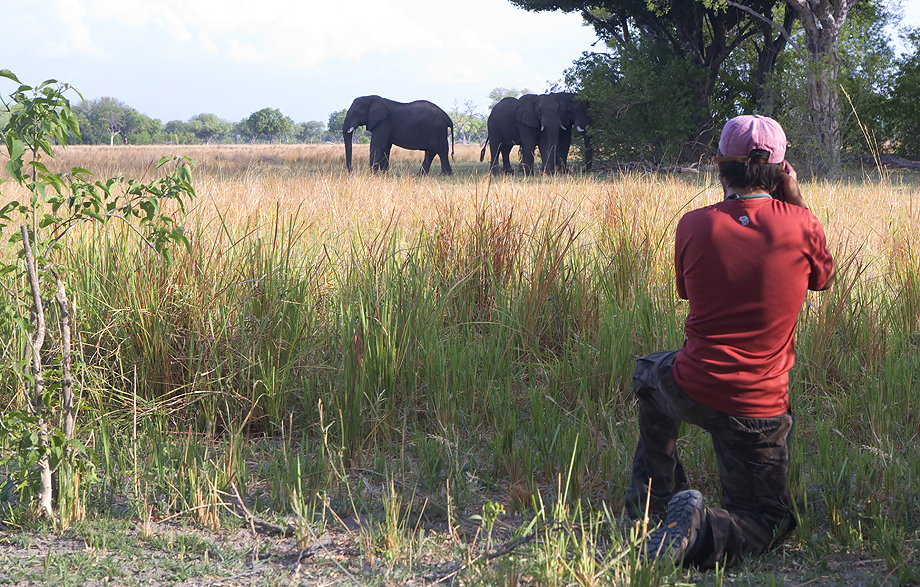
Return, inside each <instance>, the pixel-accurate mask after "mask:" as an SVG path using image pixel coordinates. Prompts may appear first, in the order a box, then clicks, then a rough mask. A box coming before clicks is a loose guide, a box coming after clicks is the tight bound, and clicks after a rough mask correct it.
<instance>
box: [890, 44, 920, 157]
mask: <svg viewBox="0 0 920 587" xmlns="http://www.w3.org/2000/svg"><path fill="white" fill-rule="evenodd" d="M903 38H904V40H905V41H906V43H907V44H908V46H909V47H910V49H911V51H912V52H910V53H905V54H904V55H902V56H901V57H900V58H899V59H898V60H897V63H896V71H895V74H894V82H893V83H892V84H891V90H890V91H889V92H888V96H889V101H888V103H887V104H886V108H885V114H886V115H887V120H888V123H889V125H890V128H891V131H890V137H891V140H892V142H893V145H894V149H895V152H896V153H897V154H899V155H903V156H906V157H911V158H914V159H918V158H920V102H918V101H917V96H918V95H920V28H914V29H910V30H907V31H905V33H904V34H903Z"/></svg>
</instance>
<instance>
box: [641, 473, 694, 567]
mask: <svg viewBox="0 0 920 587" xmlns="http://www.w3.org/2000/svg"><path fill="white" fill-rule="evenodd" d="M705 512H706V510H705V507H704V506H703V495H702V494H701V493H700V492H699V491H696V490H694V489H688V490H687V491H679V492H678V493H675V494H674V497H672V498H671V501H670V502H668V517H667V519H665V521H664V524H662V525H661V526H660V527H659V528H658V529H657V530H655V531H654V532H652V533H651V534H649V535H648V538H646V539H645V542H643V543H642V545H641V546H639V556H640V557H641V558H644V559H647V560H650V561H651V560H657V559H659V558H667V559H669V560H671V561H673V562H675V563H679V562H681V561H683V559H684V558H685V557H687V556H692V555H693V553H694V551H695V550H696V549H697V542H698V538H699V534H700V528H701V526H702V524H703V516H704V515H705Z"/></svg>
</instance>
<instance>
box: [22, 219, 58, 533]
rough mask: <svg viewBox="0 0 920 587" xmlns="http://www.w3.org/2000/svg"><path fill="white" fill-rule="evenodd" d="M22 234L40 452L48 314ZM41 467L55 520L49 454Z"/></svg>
mask: <svg viewBox="0 0 920 587" xmlns="http://www.w3.org/2000/svg"><path fill="white" fill-rule="evenodd" d="M20 232H22V248H23V250H24V252H25V257H26V271H27V272H28V274H29V285H30V286H31V288H32V303H33V304H34V306H35V332H34V335H33V337H32V341H31V342H32V345H31V346H32V378H33V388H32V400H31V402H30V409H31V411H32V414H33V415H34V416H35V417H36V418H37V419H38V443H39V448H40V449H41V450H44V449H46V448H47V447H48V421H47V419H46V415H45V408H44V401H43V399H42V396H43V395H44V393H45V380H44V369H43V368H42V346H43V345H44V344H45V310H44V306H43V304H42V295H41V287H40V282H39V280H38V271H37V269H36V268H35V258H34V257H33V256H32V247H31V245H30V244H29V231H28V230H27V229H26V227H25V225H22V226H21V227H20ZM38 466H39V469H40V471H41V490H40V493H39V495H38V501H39V506H40V507H41V509H42V510H43V511H44V512H45V513H47V514H48V515H49V516H50V517H51V518H52V519H53V518H54V510H53V509H51V492H52V483H51V463H50V461H49V458H48V454H47V453H46V454H44V455H43V456H42V457H41V458H40V459H39V461H38Z"/></svg>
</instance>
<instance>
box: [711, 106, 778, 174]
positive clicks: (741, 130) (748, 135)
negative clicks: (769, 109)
mask: <svg viewBox="0 0 920 587" xmlns="http://www.w3.org/2000/svg"><path fill="white" fill-rule="evenodd" d="M754 149H763V150H764V151H767V152H769V153H770V157H769V159H767V163H782V162H783V159H785V158H786V133H785V132H783V127H781V126H780V125H779V123H778V122H776V121H775V120H773V119H772V118H768V117H766V116H760V115H756V114H755V115H753V116H752V115H750V114H744V115H742V116H736V117H735V118H732V119H731V120H729V121H728V122H726V123H725V127H724V128H723V129H722V136H721V137H720V138H719V152H720V153H721V154H722V155H723V156H725V157H730V158H732V159H735V158H741V157H744V159H740V160H741V161H745V160H746V158H747V156H748V155H750V154H751V151H752V150H754Z"/></svg>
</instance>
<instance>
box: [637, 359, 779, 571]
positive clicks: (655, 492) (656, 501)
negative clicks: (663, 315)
mask: <svg viewBox="0 0 920 587" xmlns="http://www.w3.org/2000/svg"><path fill="white" fill-rule="evenodd" d="M676 355H677V351H664V352H658V353H653V354H651V355H646V356H644V357H641V358H640V359H639V360H638V362H637V364H636V369H635V372H634V373H633V383H634V385H635V393H636V398H637V399H638V403H639V416H638V420H639V443H638V445H637V447H636V454H635V457H634V458H633V470H632V482H631V484H630V487H629V489H628V490H627V492H626V509H627V512H628V513H629V514H630V515H631V516H632V517H641V516H642V514H643V513H644V511H645V501H646V497H647V496H650V499H649V504H648V505H649V514H650V516H652V517H658V518H663V517H664V515H665V514H666V513H667V506H668V501H669V500H670V498H671V496H672V495H674V494H675V493H676V492H678V491H683V490H685V489H690V487H689V485H688V483H687V476H686V475H685V473H684V469H683V466H682V465H681V462H680V458H679V456H678V454H677V438H678V432H679V430H680V424H681V422H687V423H690V424H694V425H696V426H700V427H701V428H703V429H704V430H706V431H707V432H708V433H709V434H710V436H711V437H712V443H713V447H714V449H715V454H716V459H717V461H718V466H719V479H720V482H721V485H722V500H721V507H719V508H715V507H707V508H706V514H705V515H704V516H703V519H704V524H703V526H704V527H703V528H701V529H700V534H699V535H700V537H701V538H700V539H701V541H702V542H701V544H700V548H699V550H697V551H696V553H695V555H694V556H693V557H692V560H687V561H685V564H692V565H695V566H699V567H701V568H711V567H714V566H715V564H716V563H717V562H718V563H720V564H722V565H733V564H736V563H737V562H738V561H740V560H741V559H742V558H743V557H744V556H745V555H747V554H749V553H755V552H764V551H766V550H769V549H770V547H771V545H773V544H775V543H778V542H779V541H781V540H782V539H783V538H785V537H786V536H787V535H788V534H789V533H790V532H791V531H792V530H793V529H794V528H795V518H794V517H793V514H792V508H791V503H792V502H791V497H790V494H789V488H788V485H787V475H788V471H789V453H788V451H787V441H788V439H789V434H790V432H791V431H792V423H793V418H792V413H786V414H782V415H779V416H775V417H772V418H742V417H738V416H731V415H729V414H726V413H724V412H720V411H718V410H715V409H712V408H710V407H707V406H704V405H702V404H699V403H697V402H695V401H694V400H693V399H691V398H690V397H688V396H687V395H686V394H685V393H684V392H683V390H682V389H681V388H680V387H679V386H678V385H677V383H676V382H675V381H674V378H673V377H672V376H671V363H673V362H674V358H675V357H676ZM650 479H651V487H649V480H650Z"/></svg>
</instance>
